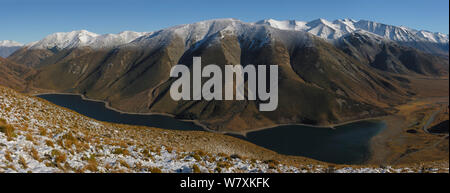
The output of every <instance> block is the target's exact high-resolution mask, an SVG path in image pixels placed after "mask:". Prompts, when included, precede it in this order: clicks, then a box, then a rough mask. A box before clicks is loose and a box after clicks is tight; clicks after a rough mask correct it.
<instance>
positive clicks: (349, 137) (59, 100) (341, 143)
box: [38, 94, 386, 164]
mask: <svg viewBox="0 0 450 193" xmlns="http://www.w3.org/2000/svg"><path fill="white" fill-rule="evenodd" d="M38 97H40V98H43V99H46V100H48V101H50V102H52V103H54V104H56V105H59V106H63V107H66V108H68V109H71V110H74V111H76V112H78V113H80V114H83V115H85V116H88V117H91V118H94V119H97V120H100V121H106V122H113V123H121V124H129V125H143V126H149V127H158V128H163V129H174V130H203V128H202V127H200V126H198V125H195V124H194V123H192V122H186V121H181V120H177V119H175V118H172V117H169V116H164V115H135V114H123V113H119V112H116V111H113V110H110V109H108V108H106V107H105V104H104V103H102V102H95V101H88V100H83V99H82V98H81V97H80V96H78V95H65V94H64V95H63V94H46V95H39V96H38ZM385 127H386V125H385V124H384V123H383V122H380V121H360V122H355V123H351V124H347V125H343V126H338V127H336V128H335V129H331V128H318V127H308V126H299V125H289V126H278V127H274V128H270V129H265V130H261V131H255V132H250V133H248V134H247V136H246V137H242V136H235V135H231V136H234V137H238V138H241V139H244V140H247V141H249V142H252V143H254V144H256V145H259V146H262V147H265V148H267V149H270V150H273V151H275V152H278V153H281V154H285V155H296V156H304V157H309V158H313V159H317V160H321V161H326V162H331V163H339V164H360V163H364V162H365V161H366V160H367V159H368V158H369V157H370V144H369V143H370V139H371V138H372V137H373V136H375V135H376V134H378V133H379V132H380V131H381V130H382V129H384V128H385Z"/></svg>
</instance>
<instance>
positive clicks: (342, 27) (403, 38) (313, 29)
mask: <svg viewBox="0 0 450 193" xmlns="http://www.w3.org/2000/svg"><path fill="white" fill-rule="evenodd" d="M256 24H266V25H269V26H272V27H274V28H278V29H282V30H297V31H307V32H309V33H311V34H313V35H316V36H318V37H321V38H324V39H328V40H335V39H338V38H340V37H342V36H344V35H346V34H349V33H352V32H355V31H358V30H359V31H366V32H370V33H372V34H376V35H378V36H381V37H383V38H385V39H388V40H392V41H400V42H408V41H424V42H433V43H448V42H449V41H448V34H442V33H438V32H436V33H432V32H428V31H425V30H420V31H418V30H414V29H410V28H406V27H403V26H401V27H397V26H393V25H387V24H382V23H377V22H373V21H367V20H360V21H355V20H352V19H343V20H341V19H338V20H335V21H333V22H330V21H327V20H325V19H317V20H313V21H310V22H303V21H295V20H290V21H277V20H274V19H267V20H262V21H258V22H256Z"/></svg>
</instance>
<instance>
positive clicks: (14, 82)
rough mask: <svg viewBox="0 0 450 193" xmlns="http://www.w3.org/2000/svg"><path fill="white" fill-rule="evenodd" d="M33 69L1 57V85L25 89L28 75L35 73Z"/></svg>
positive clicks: (20, 89)
mask: <svg viewBox="0 0 450 193" xmlns="http://www.w3.org/2000/svg"><path fill="white" fill-rule="evenodd" d="M33 72H34V71H33V69H31V68H29V67H27V66H25V65H21V64H17V63H15V62H12V61H10V60H8V59H5V58H2V57H0V85H3V86H7V87H10V88H14V89H16V90H19V91H24V90H25V88H26V85H27V84H28V83H27V82H26V80H25V79H26V77H28V76H29V75H31V74H32V73H33Z"/></svg>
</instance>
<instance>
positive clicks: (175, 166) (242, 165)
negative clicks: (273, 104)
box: [0, 86, 448, 173]
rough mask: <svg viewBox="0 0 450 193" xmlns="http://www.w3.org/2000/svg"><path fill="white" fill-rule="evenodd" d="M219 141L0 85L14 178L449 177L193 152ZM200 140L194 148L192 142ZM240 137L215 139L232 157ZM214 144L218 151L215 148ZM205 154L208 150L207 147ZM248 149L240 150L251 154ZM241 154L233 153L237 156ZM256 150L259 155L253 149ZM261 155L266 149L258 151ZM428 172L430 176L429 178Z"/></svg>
mask: <svg viewBox="0 0 450 193" xmlns="http://www.w3.org/2000/svg"><path fill="white" fill-rule="evenodd" d="M211 135H219V134H211V133H207V132H203V133H198V132H191V133H190V132H177V131H172V130H163V129H157V128H147V127H146V128H143V127H137V126H126V125H119V124H110V123H105V122H100V121H96V120H93V119H90V118H87V117H84V116H82V115H79V114H77V113H75V112H73V111H70V110H67V109H64V108H61V107H58V106H56V105H53V104H51V103H49V102H46V101H44V100H42V99H38V98H35V97H30V96H27V95H23V94H20V93H17V92H15V91H13V90H11V89H8V88H4V87H1V86H0V173H3V172H6V173H10V172H19V173H26V172H33V173H36V172H77V173H81V172H102V173H104V172H107V173H109V172H152V173H156V172H166V173H176V172H178V173H181V172H183V173H184V172H205V173H206V172H226V173H229V172H238V173H246V172H252V173H253V172H289V173H290V172H301V173H305V172H318V173H320V172H339V173H350V172H357V173H380V172H382V173H385V172H445V173H448V161H443V162H431V163H426V164H412V165H410V166H409V167H404V166H403V167H394V166H392V167H391V166H386V167H383V168H380V167H373V166H348V165H342V166H341V165H333V166H332V167H333V168H332V169H330V168H331V167H330V166H328V165H326V164H325V163H323V164H313V163H303V164H298V165H297V164H294V165H288V164H283V163H281V162H279V161H273V160H266V161H262V160H258V159H256V160H255V159H249V158H243V157H240V156H238V155H234V156H229V155H227V154H225V153H214V152H205V151H202V150H196V151H189V150H188V151H186V150H185V148H187V147H188V146H189V145H192V143H194V142H199V141H204V140H207V138H208V136H209V137H210V136H211ZM190 138H192V140H191V141H186V140H188V139H190ZM230 140H236V139H235V138H232V137H229V136H228V137H227V136H223V137H221V140H211V141H210V140H207V141H208V145H211V147H214V148H218V149H219V151H225V152H226V149H229V148H231V147H232V146H223V144H221V141H223V143H224V144H227V145H229V144H231V143H234V142H231V141H230ZM210 143H211V144H210ZM200 146H201V147H205V148H206V147H207V146H205V144H203V145H202V144H200ZM246 146H247V145H246V144H240V146H238V147H235V148H239V149H240V150H242V149H246V148H247V147H246ZM230 150H231V151H233V149H230ZM250 151H255V149H254V148H253V149H250ZM256 151H259V150H256ZM424 168H425V171H424Z"/></svg>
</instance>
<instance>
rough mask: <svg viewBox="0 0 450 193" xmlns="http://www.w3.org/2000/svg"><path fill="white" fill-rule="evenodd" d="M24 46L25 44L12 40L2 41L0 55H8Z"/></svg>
mask: <svg viewBox="0 0 450 193" xmlns="http://www.w3.org/2000/svg"><path fill="white" fill-rule="evenodd" d="M22 46H23V44H21V43H19V42H15V41H11V40H3V41H0V57H4V58H5V57H8V56H9V55H11V54H12V53H14V52H15V51H17V50H18V49H20V48H21V47H22Z"/></svg>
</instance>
